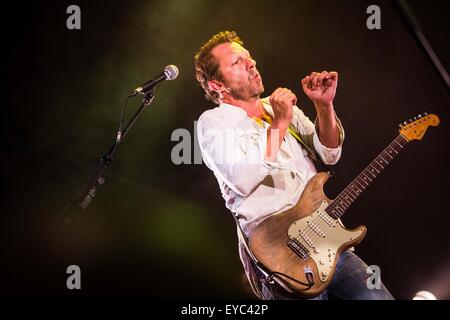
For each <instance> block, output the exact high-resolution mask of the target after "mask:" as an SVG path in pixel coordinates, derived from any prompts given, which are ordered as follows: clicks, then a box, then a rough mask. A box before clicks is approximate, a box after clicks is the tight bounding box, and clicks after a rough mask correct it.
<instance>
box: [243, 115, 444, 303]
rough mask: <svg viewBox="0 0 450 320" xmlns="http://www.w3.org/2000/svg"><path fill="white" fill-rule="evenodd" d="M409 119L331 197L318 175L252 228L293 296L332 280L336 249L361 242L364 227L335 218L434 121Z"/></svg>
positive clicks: (254, 245)
mask: <svg viewBox="0 0 450 320" xmlns="http://www.w3.org/2000/svg"><path fill="white" fill-rule="evenodd" d="M414 119H415V121H412V120H410V121H409V122H404V123H403V124H400V130H399V133H400V134H399V135H398V137H397V138H395V139H394V140H393V141H392V142H391V144H389V145H388V146H387V148H386V149H384V150H383V151H382V152H381V153H380V154H379V155H378V156H377V157H376V158H375V160H373V161H372V163H370V164H369V165H368V166H367V167H366V168H365V169H364V171H363V172H361V173H360V174H359V175H358V176H357V177H356V178H355V179H354V180H353V181H352V182H351V183H350V184H349V185H348V186H347V187H346V188H345V189H344V190H343V191H342V192H341V193H340V194H339V195H338V196H337V197H336V199H335V200H333V201H332V200H330V199H328V198H327V197H326V196H325V194H324V191H323V185H324V184H325V182H326V181H327V180H328V177H329V175H328V174H327V173H325V172H320V173H317V174H316V175H315V176H314V177H313V178H311V180H310V181H309V182H308V183H307V185H306V187H305V190H304V191H303V193H302V195H301V197H300V199H299V201H298V203H297V204H296V205H295V206H294V207H292V208H291V209H289V210H287V211H284V212H282V213H279V214H275V215H272V216H270V217H269V218H267V219H265V220H263V221H262V222H261V223H260V224H259V225H258V226H257V227H256V228H255V229H254V231H253V232H252V234H251V235H250V239H249V245H250V248H251V250H252V252H253V255H254V256H255V257H256V259H257V260H258V261H259V263H260V264H262V265H263V266H264V267H265V268H266V270H269V271H270V272H271V273H272V274H273V275H275V276H276V277H277V278H278V279H279V280H282V282H283V283H284V284H286V285H287V286H288V287H289V288H290V289H292V291H293V292H294V293H295V294H297V295H298V296H300V297H304V298H312V297H315V296H317V295H319V294H320V293H321V292H322V291H324V290H325V289H326V288H327V286H328V285H329V283H330V282H331V279H332V277H333V274H334V272H335V269H336V263H337V261H338V259H339V255H340V254H341V252H342V251H344V250H346V249H348V248H350V247H352V246H355V245H357V244H358V243H360V242H361V241H362V239H363V238H364V236H365V234H366V227H365V226H359V227H357V228H355V229H353V230H348V229H346V228H345V227H344V226H343V225H342V223H341V221H340V219H339V218H340V217H341V216H342V215H343V214H344V213H345V211H346V210H347V209H348V207H349V206H350V205H351V204H352V202H353V201H355V199H356V198H357V197H358V196H359V195H360V194H361V193H362V192H363V191H364V190H365V189H366V188H367V187H368V186H369V184H370V183H371V182H372V181H373V180H374V179H375V178H376V177H377V176H378V175H379V174H380V173H381V171H382V170H383V169H384V168H385V167H386V166H387V165H388V164H389V163H390V162H391V160H393V159H394V158H395V157H396V156H397V155H398V154H399V153H400V151H401V150H402V149H403V148H404V147H405V145H406V144H407V143H408V142H410V141H412V140H421V139H422V137H423V135H424V134H425V131H426V130H427V128H428V127H429V126H437V125H438V124H439V118H438V117H437V116H436V115H434V114H429V115H427V114H426V113H425V114H424V115H419V116H418V117H417V118H414Z"/></svg>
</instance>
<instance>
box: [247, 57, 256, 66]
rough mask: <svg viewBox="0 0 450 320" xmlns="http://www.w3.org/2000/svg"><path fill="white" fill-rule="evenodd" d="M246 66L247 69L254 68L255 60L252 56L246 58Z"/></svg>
mask: <svg viewBox="0 0 450 320" xmlns="http://www.w3.org/2000/svg"><path fill="white" fill-rule="evenodd" d="M247 66H248V68H249V69H251V68H254V67H255V66H256V61H255V60H253V59H252V58H247Z"/></svg>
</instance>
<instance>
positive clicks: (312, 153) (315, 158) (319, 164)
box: [254, 100, 334, 178]
mask: <svg viewBox="0 0 450 320" xmlns="http://www.w3.org/2000/svg"><path fill="white" fill-rule="evenodd" d="M261 102H262V103H263V104H265V105H269V106H270V104H269V103H268V102H267V101H264V100H261ZM264 110H265V109H264ZM254 119H255V118H254ZM263 120H264V121H266V122H267V123H268V124H272V118H271V117H270V116H268V115H267V114H266V113H264V114H263ZM255 121H256V122H258V119H255ZM258 123H259V122H258ZM288 132H289V133H290V134H291V136H293V137H294V138H295V139H296V140H297V141H298V143H300V145H301V146H302V147H303V148H304V149H305V150H306V152H307V154H308V158H309V159H311V161H312V162H313V163H314V166H315V167H316V170H317V171H319V172H320V171H325V172H328V174H329V175H330V178H332V177H333V176H334V172H333V170H332V169H331V168H330V167H328V166H327V165H326V164H325V162H323V160H322V158H321V157H320V156H319V154H318V153H317V151H316V150H314V149H312V148H311V147H310V146H308V145H307V144H306V143H305V142H304V141H303V139H302V138H301V137H300V134H299V133H298V132H297V130H296V129H295V126H294V125H293V124H292V123H291V124H290V125H289V128H288Z"/></svg>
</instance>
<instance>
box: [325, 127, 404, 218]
mask: <svg viewBox="0 0 450 320" xmlns="http://www.w3.org/2000/svg"><path fill="white" fill-rule="evenodd" d="M408 142H409V141H408V140H407V139H406V138H405V137H403V136H402V135H401V134H400V135H399V136H398V137H397V138H395V139H394V140H393V141H392V142H391V144H390V145H388V146H387V147H386V149H384V150H383V151H382V152H381V153H380V154H379V155H378V157H376V158H375V160H373V161H372V163H370V164H369V165H368V166H367V167H366V168H365V169H364V171H363V172H361V173H360V174H359V175H358V176H357V177H356V178H355V179H354V180H353V181H352V182H351V183H350V184H349V185H348V186H347V187H346V188H345V189H344V190H343V191H342V192H341V193H340V194H339V195H338V196H337V197H336V199H335V200H334V201H333V202H332V203H331V204H330V205H329V206H328V207H327V208H326V209H325V211H326V212H327V213H328V214H329V215H330V216H331V217H333V218H334V219H338V218H340V217H341V216H342V215H343V214H344V213H345V211H346V210H347V209H348V207H350V205H351V204H352V203H353V201H355V200H356V198H358V197H359V195H360V194H361V193H362V192H363V191H364V190H365V189H366V188H367V187H368V186H369V185H370V183H371V182H372V181H374V180H375V178H376V177H377V176H378V175H379V174H380V173H381V171H383V169H384V168H386V167H387V165H388V164H389V163H390V162H391V161H392V160H393V159H394V158H395V157H396V156H397V155H398V154H399V153H400V151H401V150H403V148H404V147H405V145H406V144H407V143H408Z"/></svg>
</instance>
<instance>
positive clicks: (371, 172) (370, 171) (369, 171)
mask: <svg viewBox="0 0 450 320" xmlns="http://www.w3.org/2000/svg"><path fill="white" fill-rule="evenodd" d="M366 171H367V172H368V173H370V174H371V175H372V176H373V177H374V178H376V177H377V176H376V175H375V174H374V173H373V169H372V170H366Z"/></svg>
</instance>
